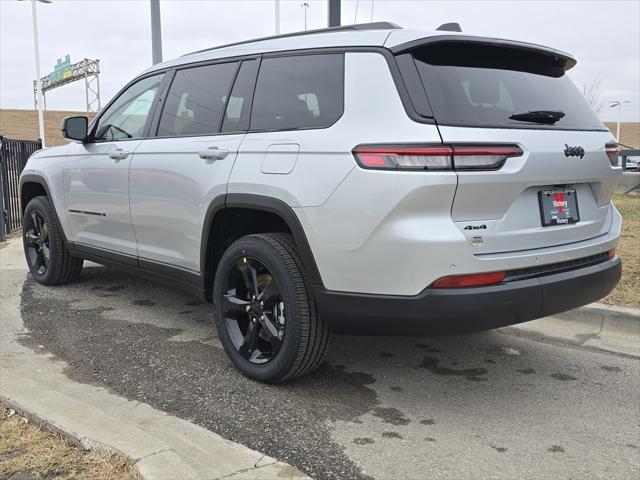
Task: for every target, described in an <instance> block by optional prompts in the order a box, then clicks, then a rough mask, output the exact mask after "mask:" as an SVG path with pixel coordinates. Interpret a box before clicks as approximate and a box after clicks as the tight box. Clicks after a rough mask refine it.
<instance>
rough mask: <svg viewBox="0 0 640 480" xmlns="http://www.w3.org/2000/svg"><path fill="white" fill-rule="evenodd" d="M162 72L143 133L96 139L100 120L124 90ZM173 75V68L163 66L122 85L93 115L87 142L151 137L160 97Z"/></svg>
mask: <svg viewBox="0 0 640 480" xmlns="http://www.w3.org/2000/svg"><path fill="white" fill-rule="evenodd" d="M160 74H164V77H163V78H162V81H161V82H160V87H159V88H158V91H157V92H156V98H154V100H153V105H152V106H151V108H150V109H149V114H148V115H147V119H146V120H145V123H144V128H143V129H142V135H141V136H139V137H136V138H121V139H118V140H96V139H95V134H96V129H97V127H98V125H99V123H100V120H101V119H102V117H103V116H104V114H105V112H106V111H107V110H109V108H110V107H111V105H113V103H114V102H115V101H116V100H118V99H119V98H120V97H121V96H122V94H124V92H126V91H127V90H128V89H129V88H130V87H132V86H133V85H135V84H136V83H138V82H140V81H142V80H144V79H145V78H150V77H155V76H157V75H160ZM171 76H172V75H171V70H170V69H168V68H163V69H159V70H154V71H153V72H148V73H145V74H144V75H140V76H139V77H136V78H134V79H133V80H131V81H130V82H129V83H127V84H126V85H125V86H124V87H122V88H121V89H120V90H119V91H118V93H117V94H116V95H114V96H113V98H112V99H111V101H110V102H109V103H107V104H106V105H105V106H104V108H103V109H101V110H100V112H99V113H98V114H97V115H96V116H95V117H93V120H91V123H90V124H89V126H88V127H87V130H88V131H89V135H88V140H87V143H109V142H135V141H139V140H144V139H146V138H149V133H150V131H151V127H152V125H153V120H154V119H155V113H156V110H157V107H158V102H159V101H160V97H161V96H162V95H163V93H164V91H165V90H166V87H167V81H168V77H171Z"/></svg>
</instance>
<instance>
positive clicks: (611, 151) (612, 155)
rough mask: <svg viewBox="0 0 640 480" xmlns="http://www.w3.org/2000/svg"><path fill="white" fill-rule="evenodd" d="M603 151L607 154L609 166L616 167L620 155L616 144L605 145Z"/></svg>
mask: <svg viewBox="0 0 640 480" xmlns="http://www.w3.org/2000/svg"><path fill="white" fill-rule="evenodd" d="M604 150H605V152H606V153H607V157H609V162H611V165H614V166H615V165H618V154H619V153H620V147H619V146H618V144H617V143H607V144H606V145H605V146H604Z"/></svg>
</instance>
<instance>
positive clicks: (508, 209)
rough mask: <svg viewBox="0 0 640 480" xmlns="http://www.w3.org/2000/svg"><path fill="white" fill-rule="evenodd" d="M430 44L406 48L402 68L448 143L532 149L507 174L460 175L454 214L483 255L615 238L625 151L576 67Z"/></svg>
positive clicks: (496, 50) (533, 55) (510, 163)
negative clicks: (618, 160)
mask: <svg viewBox="0 0 640 480" xmlns="http://www.w3.org/2000/svg"><path fill="white" fill-rule="evenodd" d="M427 40H428V43H425V44H420V43H419V42H418V45H417V46H416V44H415V43H414V44H412V45H411V46H410V48H408V49H407V50H405V51H403V52H398V53H399V56H398V63H399V65H400V67H401V70H402V75H403V78H405V83H407V84H409V83H410V80H409V79H407V76H408V75H414V79H413V82H414V84H418V83H420V84H422V86H423V87H424V91H425V92H426V94H427V99H428V102H429V105H427V106H426V107H425V108H423V109H422V110H423V111H426V112H430V115H431V116H432V118H433V121H434V122H435V123H436V124H437V125H438V128H439V131H440V135H441V137H442V141H443V143H445V144H450V145H454V148H455V145H497V146H500V145H514V146H518V147H519V148H520V149H521V150H522V152H523V154H522V155H520V156H515V157H511V158H507V159H506V161H505V162H504V164H503V165H502V166H501V167H500V168H498V169H493V170H485V171H480V170H474V171H458V186H457V189H456V193H455V197H454V200H453V205H452V209H451V216H452V218H453V220H454V221H455V222H457V224H458V227H459V228H460V229H461V231H462V232H463V233H464V234H465V235H466V236H468V237H469V240H470V242H471V241H472V240H474V241H473V242H472V243H471V244H472V245H473V246H474V247H475V251H476V252H477V253H498V252H509V251H516V250H528V249H533V248H544V247H549V246H555V245H562V244H568V243H573V242H578V241H581V240H586V239H590V238H594V237H597V236H598V235H602V234H604V233H606V232H607V231H608V230H609V227H610V224H611V220H612V213H611V209H610V206H609V202H610V200H611V196H612V195H613V192H614V191H615V187H616V185H617V183H618V180H619V175H620V169H619V168H613V167H612V160H611V158H610V156H612V153H613V152H612V150H614V149H617V147H615V145H612V143H611V142H612V141H613V137H612V135H611V133H610V132H609V131H608V130H607V129H606V128H605V127H604V125H603V124H602V122H601V121H600V120H599V119H598V117H597V116H596V114H595V113H594V112H593V110H592V109H591V108H590V107H589V105H588V104H587V103H586V101H585V100H584V97H583V96H582V94H581V93H580V91H579V90H578V89H577V88H576V87H575V85H574V84H573V82H572V81H571V80H570V79H569V78H568V76H567V74H566V70H567V69H568V68H570V67H572V66H573V65H574V64H575V61H574V60H573V59H572V58H570V57H568V56H566V54H562V53H560V52H557V51H553V50H548V49H544V48H542V47H539V48H538V47H535V46H531V45H528V44H522V45H520V44H515V43H512V42H509V43H500V42H495V41H491V40H483V39H475V38H473V37H470V38H465V37H454V38H451V37H443V39H442V40H440V41H438V40H437V37H436V40H435V41H434V39H427ZM409 59H410V60H411V64H410V66H409V67H408V65H409V64H408V60H409ZM414 65H415V67H414ZM407 72H409V73H407ZM416 80H417V81H416ZM414 97H415V95H414ZM414 103H415V102H414ZM417 110H418V109H417ZM607 150H608V151H607ZM474 237H475V239H474Z"/></svg>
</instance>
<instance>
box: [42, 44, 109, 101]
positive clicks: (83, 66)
mask: <svg viewBox="0 0 640 480" xmlns="http://www.w3.org/2000/svg"><path fill="white" fill-rule="evenodd" d="M78 80H84V85H85V97H86V101H87V108H86V110H87V113H94V112H97V111H98V110H100V60H91V59H89V58H85V59H84V60H82V61H80V62H77V63H73V64H72V63H71V59H70V57H69V55H65V57H64V59H61V58H59V59H58V61H57V63H56V65H55V67H54V68H53V72H51V73H50V74H49V75H47V76H46V77H42V78H41V80H40V81H41V83H42V99H43V107H44V109H46V108H47V97H46V95H45V93H46V92H48V91H49V90H53V89H54V88H58V87H62V86H63V85H66V84H68V83H71V82H76V81H78ZM37 93H38V90H37V82H36V81H35V80H34V81H33V99H34V105H35V107H36V108H38V95H37Z"/></svg>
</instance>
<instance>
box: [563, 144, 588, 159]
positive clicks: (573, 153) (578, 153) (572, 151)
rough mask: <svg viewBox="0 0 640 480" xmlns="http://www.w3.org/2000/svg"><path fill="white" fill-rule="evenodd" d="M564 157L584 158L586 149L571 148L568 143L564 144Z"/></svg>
mask: <svg viewBox="0 0 640 480" xmlns="http://www.w3.org/2000/svg"><path fill="white" fill-rule="evenodd" d="M564 147H565V148H564V156H565V157H580V158H582V157H584V148H582V147H570V146H569V145H567V144H566V143H565V144H564Z"/></svg>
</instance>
